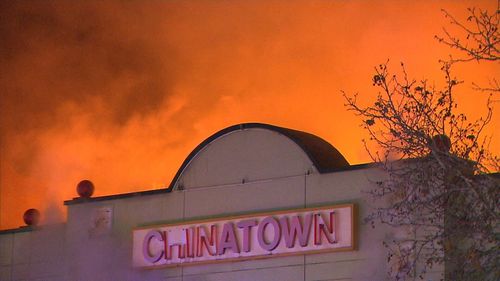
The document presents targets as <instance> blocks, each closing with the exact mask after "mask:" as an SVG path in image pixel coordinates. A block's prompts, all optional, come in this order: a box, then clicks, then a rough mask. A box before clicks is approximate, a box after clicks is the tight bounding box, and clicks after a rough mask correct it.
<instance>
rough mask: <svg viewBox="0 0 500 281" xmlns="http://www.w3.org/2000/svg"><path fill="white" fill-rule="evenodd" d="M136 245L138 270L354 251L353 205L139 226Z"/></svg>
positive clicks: (134, 237) (135, 255)
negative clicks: (142, 268) (139, 268)
mask: <svg viewBox="0 0 500 281" xmlns="http://www.w3.org/2000/svg"><path fill="white" fill-rule="evenodd" d="M133 243H134V244H133V264H134V266H136V267H156V266H169V265H172V266H173V265H179V264H195V263H200V262H211V261H223V260H235V259H238V260H239V259H252V258H263V257H271V256H279V255H290V254H304V253H311V252H324V251H346V250H353V249H354V205H353V204H349V205H339V206H328V207H321V208H310V209H300V210H290V211H279V212H271V213H260V214H252V215H245V216H236V217H229V218H219V219H212V220H203V221H193V222H183V223H178V224H169V225H163V226H157V227H147V228H139V229H135V230H134V231H133Z"/></svg>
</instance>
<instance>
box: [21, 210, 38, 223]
mask: <svg viewBox="0 0 500 281" xmlns="http://www.w3.org/2000/svg"><path fill="white" fill-rule="evenodd" d="M23 220H24V223H25V224H26V225H29V226H31V225H33V226H36V225H38V223H39V222H40V212H39V211H38V210H37V209H28V210H26V212H24V215H23Z"/></svg>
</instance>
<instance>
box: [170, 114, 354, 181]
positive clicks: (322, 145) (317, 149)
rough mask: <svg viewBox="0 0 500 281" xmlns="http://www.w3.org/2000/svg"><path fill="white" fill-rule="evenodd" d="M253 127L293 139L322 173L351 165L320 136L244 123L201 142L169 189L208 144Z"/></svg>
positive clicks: (185, 161) (182, 166) (265, 125)
mask: <svg viewBox="0 0 500 281" xmlns="http://www.w3.org/2000/svg"><path fill="white" fill-rule="evenodd" d="M253 128H258V129H265V130H269V131H273V132H276V133H279V134H281V135H283V136H285V137H287V138H288V139H290V140H291V141H293V142H294V143H295V144H297V146H299V147H300V148H301V149H302V151H303V152H304V153H305V154H306V155H307V157H308V158H309V159H310V160H311V162H312V163H313V165H314V166H315V167H316V169H317V170H318V172H320V173H325V172H331V171H335V170H343V169H345V168H347V167H349V166H350V165H349V163H348V162H347V160H346V159H345V158H344V156H342V154H341V153H340V152H339V151H338V150H337V149H335V147H333V146H332V145H331V144H330V143H328V142H327V141H325V140H324V139H322V138H320V137H318V136H315V135H313V134H310V133H306V132H302V131H298V130H292V129H288V128H283V127H278V126H273V125H269V124H262V123H243V124H238V125H233V126H230V127H227V128H225V129H222V130H220V131H218V132H217V133H215V134H213V135H211V136H210V137H208V138H207V139H205V140H204V141H203V142H202V143H200V144H199V145H198V146H197V147H196V148H195V149H194V150H193V151H192V152H191V153H190V154H189V155H188V157H187V158H186V159H185V160H184V162H183V163H182V165H181V167H180V168H179V170H178V171H177V173H176V175H175V177H174V178H173V179H172V182H171V183H170V185H169V187H168V189H169V190H172V189H173V188H174V187H175V186H176V183H177V181H178V180H179V178H180V177H181V175H182V174H183V172H184V170H185V169H186V168H187V167H188V166H189V164H190V163H191V161H192V160H193V159H194V158H195V157H196V156H197V155H198V153H199V152H200V151H202V150H203V149H204V148H205V147H206V146H207V145H209V144H210V143H212V142H214V141H215V140H217V139H219V138H221V137H222V136H225V135H227V134H229V133H232V132H235V131H239V130H245V129H253Z"/></svg>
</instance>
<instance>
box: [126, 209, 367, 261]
mask: <svg viewBox="0 0 500 281" xmlns="http://www.w3.org/2000/svg"><path fill="white" fill-rule="evenodd" d="M338 208H350V211H351V218H352V219H351V230H350V231H351V246H350V247H339V248H328V249H316V250H304V251H297V252H286V253H277V254H267V255H256V256H241V257H233V258H225V259H214V260H204V261H192V262H185V263H171V264H159V265H149V266H136V265H133V267H134V268H136V269H142V270H155V269H161V268H173V267H182V266H195V265H206V264H214V263H224V262H234V261H248V260H261V259H267V258H274V257H287V256H298V255H309V254H321V253H330V252H349V251H356V250H357V249H358V240H357V238H358V232H357V231H358V207H357V204H355V203H346V204H333V205H319V206H315V207H307V208H292V209H282V210H275V211H264V212H255V213H245V214H238V215H229V216H224V215H223V214H222V215H220V216H214V217H210V218H202V219H196V218H194V219H193V220H190V219H187V220H182V221H175V222H172V223H164V224H163V223H162V224H152V225H141V226H137V227H134V228H133V229H132V231H131V235H132V243H134V232H135V231H136V230H144V229H154V228H164V227H175V226H180V225H188V224H202V223H203V224H205V223H210V222H217V221H222V220H238V219H246V218H252V217H260V216H273V215H282V214H287V213H293V212H310V211H321V210H326V209H338ZM133 255H134V249H133V246H132V252H131V260H132V262H133Z"/></svg>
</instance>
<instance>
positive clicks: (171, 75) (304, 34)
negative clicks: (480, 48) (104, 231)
mask: <svg viewBox="0 0 500 281" xmlns="http://www.w3.org/2000/svg"><path fill="white" fill-rule="evenodd" d="M495 4H496V3H495V1H482V2H478V1H432V2H431V1H417V2H403V1H292V2H290V1H255V2H252V1H216V2H208V1H207V2H199V1H192V2H190V1H168V2H163V1H162V2H148V3H144V2H127V3H123V2H116V3H114V2H106V3H102V2H100V1H98V2H87V1H85V2H83V1H82V2H81V3H78V4H75V3H74V2H71V3H62V2H54V3H49V4H46V3H45V2H44V3H40V4H37V3H23V2H20V3H15V4H11V3H2V4H1V6H0V8H1V9H0V10H1V11H2V12H1V13H2V17H0V18H1V19H0V27H1V29H0V36H1V38H3V40H4V42H5V43H2V46H0V59H1V61H0V62H1V64H2V68H3V69H5V70H6V71H2V76H1V78H0V83H1V85H2V89H5V90H2V96H1V97H0V98H1V102H0V110H1V117H0V122H1V123H0V124H1V129H2V135H1V137H2V138H1V148H0V164H1V165H0V210H1V212H0V228H11V227H17V226H19V225H21V224H22V221H21V218H22V213H23V212H24V210H26V209H28V208H38V209H40V210H41V211H42V214H43V216H44V217H45V221H46V222H55V221H61V220H64V210H63V208H62V201H63V200H66V199H71V198H72V197H76V192H75V187H76V184H77V183H78V182H79V181H80V180H81V179H85V178H88V179H91V180H92V181H93V182H94V184H95V185H96V192H95V196H100V195H107V194H116V193H125V192H131V191H137V190H146V189H151V188H159V187H161V186H164V185H167V184H168V183H170V181H171V179H172V177H173V175H174V174H175V172H176V171H177V169H178V167H179V166H180V164H181V163H182V161H183V160H184V158H185V157H186V156H187V155H188V154H189V152H190V151H191V150H192V149H193V148H194V147H195V146H196V145H197V144H198V143H200V142H201V141H202V140H203V139H204V138H206V137H208V136H209V135H210V134H212V133H214V132H216V131H218V130H220V129H222V128H224V127H226V126H229V125H233V124H236V123H242V122H262V123H270V124H274V125H278V126H284V127H289V128H293V129H298V130H303V131H307V132H311V133H313V134H316V135H318V136H320V137H322V138H324V139H326V140H328V141H329V142H331V143H332V144H333V145H334V146H335V147H336V148H337V149H339V150H340V151H341V152H342V153H343V154H344V155H345V156H346V158H347V159H348V161H349V162H350V163H361V162H368V161H370V159H369V157H368V155H367V154H366V152H365V151H364V148H363V146H362V144H361V139H362V138H364V137H365V136H366V135H365V133H364V132H363V130H362V129H361V128H360V127H359V120H358V119H357V118H356V117H355V116H353V115H352V114H351V113H350V112H347V111H346V109H345V107H344V106H343V104H344V101H343V99H342V96H341V94H340V90H345V91H347V92H352V93H354V92H359V93H360V97H361V102H368V101H370V100H371V99H372V98H373V97H374V96H375V94H376V92H374V91H375V89H374V88H373V87H372V85H371V77H372V74H373V66H375V65H378V64H379V63H381V62H385V61H386V60H387V59H391V65H392V66H393V68H394V69H395V70H396V69H397V67H398V65H399V62H400V61H404V62H405V64H406V66H407V70H408V72H409V73H410V75H411V76H412V77H414V78H416V79H423V78H429V79H430V80H435V81H436V84H439V81H441V79H442V77H441V76H442V74H441V73H440V72H439V64H438V60H439V59H440V58H445V57H446V56H447V55H448V54H449V53H450V52H451V50H450V49H448V48H447V47H446V46H443V45H440V44H439V43H438V42H437V41H436V40H434V39H433V36H434V35H436V34H440V33H441V28H442V27H443V26H447V20H446V19H445V18H444V17H443V15H442V13H441V12H440V9H441V8H445V9H447V10H448V11H449V12H450V13H452V14H454V15H455V16H456V17H457V18H460V19H465V17H466V8H467V7H470V6H474V5H475V6H478V7H483V8H489V9H490V10H491V9H494V8H495V6H494V5H495ZM498 73H499V68H498V66H497V65H485V64H483V63H481V64H476V63H471V64H468V65H466V66H463V67H460V68H459V69H457V73H456V74H457V75H458V76H460V77H461V78H463V79H465V84H464V85H463V86H462V88H461V89H462V92H461V93H459V99H460V100H459V102H460V103H461V104H462V105H463V110H464V111H465V112H468V113H471V114H472V115H473V117H477V116H478V114H479V113H481V112H482V108H483V107H482V106H483V104H484V102H485V98H486V97H485V96H484V95H481V94H480V93H476V92H473V91H472V90H471V87H470V86H471V83H472V82H473V81H474V82H477V83H485V82H487V79H488V78H491V77H492V76H495V75H496V76H498ZM4 74H5V75H4ZM499 122H500V121H499V120H498V117H496V119H495V120H494V122H493V124H492V126H491V127H490V128H491V129H490V132H489V133H493V132H494V128H495V127H496V128H498V125H499ZM491 147H492V150H493V151H494V152H495V150H496V152H497V153H498V147H499V143H498V136H496V140H494V142H493V143H492V144H491Z"/></svg>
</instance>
